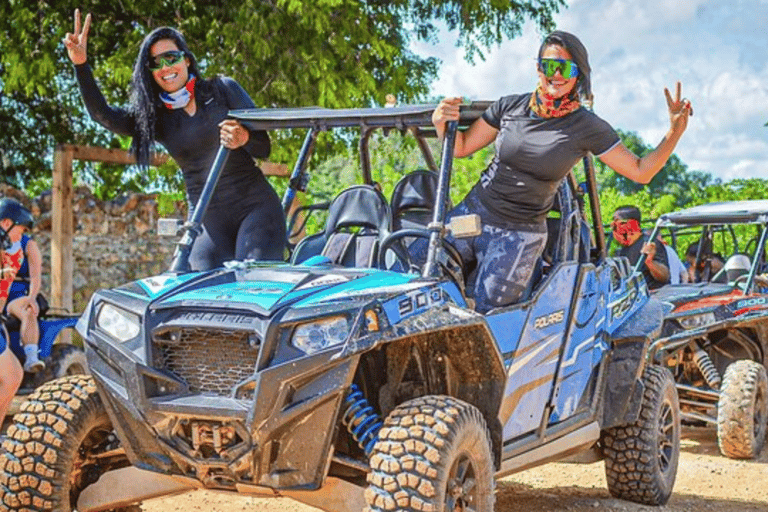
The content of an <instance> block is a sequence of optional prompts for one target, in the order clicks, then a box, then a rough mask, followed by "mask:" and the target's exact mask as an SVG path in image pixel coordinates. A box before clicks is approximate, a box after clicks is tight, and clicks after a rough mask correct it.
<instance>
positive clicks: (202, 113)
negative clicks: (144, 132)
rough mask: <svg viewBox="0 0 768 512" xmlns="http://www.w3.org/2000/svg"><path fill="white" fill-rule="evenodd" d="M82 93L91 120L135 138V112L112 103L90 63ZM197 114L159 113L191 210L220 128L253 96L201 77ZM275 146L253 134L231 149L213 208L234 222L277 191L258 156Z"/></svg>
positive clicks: (160, 135)
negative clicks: (229, 116)
mask: <svg viewBox="0 0 768 512" xmlns="http://www.w3.org/2000/svg"><path fill="white" fill-rule="evenodd" d="M75 74H76V76H77V81H78V85H79V86H80V93H81V94H82V96H83V100H84V102H85V106H86V108H87V109H88V113H89V114H90V115H91V117H92V118H93V119H94V120H95V121H96V122H98V123H99V124H101V125H102V126H104V127H105V128H107V129H109V130H111V131H113V132H115V133H119V134H121V135H127V136H133V135H134V128H135V121H134V115H133V113H132V112H131V111H130V110H128V109H125V108H120V107H113V106H111V105H109V104H107V102H106V100H105V98H104V96H103V95H102V93H101V91H100V90H99V88H98V85H97V84H96V81H95V79H94V77H93V72H92V70H91V68H90V66H89V65H88V64H87V63H86V64H83V65H79V66H75ZM195 102H196V106H197V111H196V112H195V115H193V116H190V115H189V114H187V113H186V112H185V111H184V109H175V110H171V109H166V108H159V109H158V110H157V122H156V125H155V137H156V139H157V142H159V143H161V144H162V145H163V146H165V148H166V149H167V150H168V153H169V154H170V155H171V156H172V157H173V159H174V160H175V161H176V163H177V164H178V165H179V167H180V168H181V171H182V174H183V176H184V183H185V185H186V188H187V196H188V200H189V202H190V211H191V208H192V207H194V205H195V204H196V203H197V200H198V199H199V197H200V193H201V192H202V190H203V186H204V185H205V180H206V178H207V176H208V171H209V170H210V167H211V164H212V163H213V160H214V158H215V156H216V152H217V151H218V149H219V145H220V139H219V126H218V124H219V123H220V122H221V121H223V120H224V119H226V117H227V113H228V111H229V110H234V109H241V108H254V104H253V101H252V100H251V98H250V97H249V96H248V93H246V92H245V90H244V89H243V88H242V87H241V86H240V84H238V83H237V82H236V81H235V80H233V79H231V78H227V77H216V78H213V79H211V80H200V79H198V82H197V84H196V85H195ZM269 152H270V142H269V136H268V135H267V133H266V132H265V131H250V138H249V140H248V143H247V144H246V145H245V146H243V147H241V148H238V149H236V150H234V151H231V152H230V154H229V158H228V159H227V164H226V166H225V167H224V169H223V171H222V173H221V176H220V178H219V182H218V184H217V186H216V191H215V192H214V195H213V197H212V199H211V203H210V209H211V210H214V211H215V210H225V211H227V212H229V215H230V216H231V218H232V219H233V221H240V220H242V219H240V218H239V217H242V216H245V215H247V214H248V213H249V212H250V211H251V210H252V209H253V208H254V207H255V206H257V205H259V204H260V203H261V202H262V201H263V200H265V199H266V198H267V197H268V196H269V199H270V201H271V200H272V196H273V194H274V191H273V190H272V189H271V188H272V187H271V185H270V184H269V182H268V181H267V180H266V178H264V175H263V174H262V172H261V169H259V168H258V167H257V166H256V163H255V162H254V160H253V159H254V158H266V157H268V156H269Z"/></svg>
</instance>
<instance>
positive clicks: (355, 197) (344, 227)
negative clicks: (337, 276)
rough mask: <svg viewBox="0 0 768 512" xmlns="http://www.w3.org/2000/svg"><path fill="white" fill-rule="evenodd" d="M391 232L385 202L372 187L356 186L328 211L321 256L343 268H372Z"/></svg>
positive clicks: (390, 213) (388, 210)
mask: <svg viewBox="0 0 768 512" xmlns="http://www.w3.org/2000/svg"><path fill="white" fill-rule="evenodd" d="M391 231H392V212H391V210H390V208H389V204H388V203H387V200H386V198H385V197H384V196H383V195H382V193H381V192H379V190H377V189H376V188H374V187H373V186H371V185H355V186H352V187H350V188H348V189H345V190H343V191H342V192H341V193H340V194H339V195H338V196H336V198H335V199H334V200H333V202H332V203H331V205H330V207H329V208H328V219H327V221H326V225H325V232H324V237H325V245H324V247H323V249H322V251H321V253H320V254H321V255H322V256H325V257H326V258H328V259H329V260H330V262H331V263H335V264H337V265H341V266H344V267H358V268H368V267H373V266H375V263H376V261H378V251H379V245H380V244H381V241H382V240H383V239H384V238H385V237H386V236H387V235H389V233H390V232H391Z"/></svg>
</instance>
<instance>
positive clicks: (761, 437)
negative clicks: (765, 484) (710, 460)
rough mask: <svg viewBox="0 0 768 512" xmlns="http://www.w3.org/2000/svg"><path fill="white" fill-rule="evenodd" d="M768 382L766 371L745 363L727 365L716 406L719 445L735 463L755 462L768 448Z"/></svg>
mask: <svg viewBox="0 0 768 512" xmlns="http://www.w3.org/2000/svg"><path fill="white" fill-rule="evenodd" d="M766 421H768V378H767V377H766V370H765V367H764V366H763V365H762V364H760V363H757V362H755V361H751V360H748V359H742V360H740V361H736V362H733V363H731V364H730V365H728V368H726V370H725V375H724V376H723V383H722V385H721V386H720V399H719V400H718V402H717V444H718V445H719V446H720V452H721V453H722V454H723V455H725V456H726V457H731V458H733V459H753V458H755V457H757V456H758V455H760V450H762V449H763V445H764V444H765V432H766V428H767V427H766Z"/></svg>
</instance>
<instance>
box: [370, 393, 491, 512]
mask: <svg viewBox="0 0 768 512" xmlns="http://www.w3.org/2000/svg"><path fill="white" fill-rule="evenodd" d="M370 465H371V472H370V473H369V474H368V484H369V486H368V489H366V491H365V499H366V501H367V502H368V508H367V509H366V510H367V511H370V512H383V511H393V510H398V511H400V510H402V511H433V512H449V511H454V510H472V511H475V512H493V502H494V495H493V488H494V479H493V473H494V468H493V455H492V452H491V441H490V434H489V433H488V427H487V426H486V424H485V420H484V419H483V416H482V415H481V414H480V411H478V410H477V408H475V407H474V406H472V405H470V404H468V403H466V402H462V401H461V400H457V399H455V398H451V397H448V396H426V397H422V398H417V399H414V400H410V401H408V402H405V403H403V404H401V405H399V406H398V407H396V408H395V409H394V410H393V411H392V413H391V414H390V415H389V416H388V417H387V419H386V421H385V422H384V426H383V427H382V428H381V430H380V431H379V440H378V441H377V442H376V444H375V446H374V448H373V452H372V454H371V458H370Z"/></svg>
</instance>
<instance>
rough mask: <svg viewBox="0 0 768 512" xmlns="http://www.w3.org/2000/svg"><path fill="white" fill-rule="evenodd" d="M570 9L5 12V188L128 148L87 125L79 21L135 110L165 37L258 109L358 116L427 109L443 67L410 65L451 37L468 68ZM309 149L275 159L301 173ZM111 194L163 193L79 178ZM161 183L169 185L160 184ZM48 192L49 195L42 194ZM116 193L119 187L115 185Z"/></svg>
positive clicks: (111, 7) (281, 4) (107, 5)
mask: <svg viewBox="0 0 768 512" xmlns="http://www.w3.org/2000/svg"><path fill="white" fill-rule="evenodd" d="M563 5H565V2H564V0H523V1H518V2H507V1H502V0H490V1H488V2H463V1H461V0H433V1H427V0H316V1H313V2H307V1H304V0H274V1H270V2H265V1H263V0H242V1H240V2H235V3H233V2H220V1H214V0H195V1H191V0H152V1H148V0H122V1H121V2H112V1H107V0H90V1H87V2H77V3H74V2H69V1H55V0H54V1H43V0H32V1H29V0H28V1H21V0H6V1H5V2H3V3H1V4H0V86H2V92H1V93H0V120H2V122H3V127H4V129H3V130H2V133H1V134H0V151H2V162H3V178H4V179H5V180H6V181H11V182H13V183H15V184H18V185H22V186H24V185H27V186H28V185H30V184H33V183H38V182H39V183H41V184H42V183H44V182H45V177H46V176H48V175H49V173H50V155H51V150H52V148H53V147H54V146H55V145H56V144H61V143H74V144H83V143H90V144H98V145H103V146H110V147H120V146H125V144H126V142H125V141H121V140H120V139H119V138H118V137H115V136H114V135H112V134H110V133H108V132H106V131H105V130H102V129H100V128H99V127H97V126H95V125H94V123H92V122H90V121H89V120H88V118H87V115H86V114H85V113H84V111H83V107H82V102H81V101H80V99H79V97H78V93H77V90H76V86H75V83H74V79H73V72H72V69H71V65H70V63H69V61H68V60H67V58H66V55H65V51H64V49H63V45H62V43H61V40H62V38H63V36H64V34H65V32H67V31H71V30H72V24H73V11H74V9H75V7H79V8H80V9H81V10H82V11H83V12H92V13H93V14H94V22H93V25H92V27H91V34H90V37H89V59H90V62H91V64H92V65H93V68H94V70H95V74H96V77H97V79H98V81H99V83H100V84H101V86H102V88H103V90H104V92H105V95H106V97H107V99H108V101H110V102H111V103H114V104H124V103H125V102H126V101H127V97H128V94H127V89H128V84H129V80H130V74H131V67H132V64H133V59H134V58H135V55H136V53H137V49H138V45H139V43H140V41H141V40H142V38H143V37H144V36H145V35H146V34H147V33H148V32H149V31H150V30H151V29H153V28H155V27H157V26H160V25H172V26H176V27H178V28H179V29H180V30H181V31H182V32H184V34H185V35H186V37H187V39H188V42H189V44H190V47H191V49H192V51H193V52H194V53H195V54H196V55H197V56H198V58H199V60H200V63H201V67H202V68H203V72H204V73H205V74H206V75H210V74H214V73H222V74H227V75H230V76H232V77H234V78H235V79H237V80H238V81H240V82H241V83H242V84H243V86H244V87H245V89H246V90H247V91H248V92H249V93H250V94H251V96H252V97H253V99H254V102H255V103H256V104H257V105H264V106H300V105H321V106H326V107H359V106H369V105H373V104H381V103H383V102H384V96H385V95H386V94H387V93H392V94H395V95H396V97H397V98H398V100H399V101H400V102H411V101H414V100H419V99H421V98H424V97H425V95H426V94H427V91H428V90H429V86H430V84H431V82H432V80H433V79H434V78H435V76H436V74H437V71H438V62H437V61H436V59H434V58H423V57H420V56H418V55H415V54H414V53H413V52H412V51H410V49H409V48H410V44H411V42H412V41H413V40H427V41H435V40H436V38H437V34H438V26H439V24H440V23H444V24H445V25H446V26H447V27H448V28H449V29H455V30H457V32H458V41H457V44H458V45H459V46H463V47H465V48H466V49H467V54H468V56H469V58H475V57H476V56H482V50H483V49H486V48H488V47H490V46H491V45H493V44H496V43H499V42H501V41H502V40H503V39H504V38H512V37H515V36H517V35H518V34H519V33H520V30H521V27H522V25H523V23H524V21H525V20H526V19H533V20H534V21H535V22H536V23H537V25H538V26H539V27H540V28H541V29H542V30H549V29H551V28H552V27H553V21H552V16H553V14H554V13H555V12H557V11H558V9H559V8H560V7H562V6H563ZM297 144H298V142H296V141H295V140H291V141H290V143H289V144H286V145H285V146H281V145H276V146H278V149H277V151H276V152H275V154H274V155H273V157H272V159H274V160H278V161H286V162H290V159H291V158H292V155H293V154H294V153H295V150H296V147H297ZM77 172H78V176H79V177H80V178H81V179H83V180H85V181H92V182H99V183H101V186H102V188H103V189H104V192H105V193H107V192H112V193H114V192H118V191H121V190H125V189H131V188H134V189H135V188H140V187H147V186H150V185H152V183H151V182H150V178H148V177H146V176H145V177H137V176H135V175H133V174H131V173H130V172H129V173H122V174H121V179H115V178H110V177H108V176H107V175H108V174H114V173H115V172H116V171H115V170H114V169H107V168H106V167H103V166H93V167H92V168H89V169H86V168H85V167H81V168H79V169H78V170H77ZM158 177H165V178H167V177H168V176H155V177H151V178H152V179H155V178H158ZM40 180H42V181H40ZM117 181H119V183H118V182H117Z"/></svg>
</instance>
